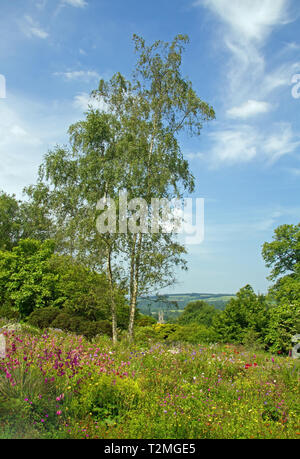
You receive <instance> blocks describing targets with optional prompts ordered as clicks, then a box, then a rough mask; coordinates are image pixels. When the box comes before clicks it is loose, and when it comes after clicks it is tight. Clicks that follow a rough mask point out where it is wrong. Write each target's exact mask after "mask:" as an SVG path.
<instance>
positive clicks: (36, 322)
mask: <svg viewBox="0 0 300 459" xmlns="http://www.w3.org/2000/svg"><path fill="white" fill-rule="evenodd" d="M59 314H60V310H59V309H58V308H54V307H53V306H48V307H45V308H41V309H36V310H35V311H33V312H32V313H31V314H30V315H29V317H28V319H27V322H28V323H29V324H31V325H33V326H34V327H39V328H40V329H42V330H43V329H44V328H48V327H50V326H51V324H52V323H53V321H54V320H55V319H56V317H57V316H58V315H59Z"/></svg>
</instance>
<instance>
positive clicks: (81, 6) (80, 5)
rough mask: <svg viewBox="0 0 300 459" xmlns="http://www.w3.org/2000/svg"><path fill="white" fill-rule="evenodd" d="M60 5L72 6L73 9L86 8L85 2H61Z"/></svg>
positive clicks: (71, 0) (70, 0) (73, 0)
mask: <svg viewBox="0 0 300 459" xmlns="http://www.w3.org/2000/svg"><path fill="white" fill-rule="evenodd" d="M62 4H67V5H70V6H74V7H75V8H84V7H85V6H87V2H86V1H85V0H62Z"/></svg>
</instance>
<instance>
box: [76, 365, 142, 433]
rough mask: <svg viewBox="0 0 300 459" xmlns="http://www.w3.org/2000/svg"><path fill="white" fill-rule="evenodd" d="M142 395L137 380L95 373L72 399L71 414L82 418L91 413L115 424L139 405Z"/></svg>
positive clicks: (102, 420) (101, 420) (108, 422)
mask: <svg viewBox="0 0 300 459" xmlns="http://www.w3.org/2000/svg"><path fill="white" fill-rule="evenodd" d="M140 395H141V390H140V388H139V386H138V384H137V382H135V381H133V380H131V379H126V378H125V379H121V378H120V377H114V376H109V375H105V374H102V375H100V376H99V375H96V374H94V375H93V376H92V378H91V379H88V380H87V381H85V382H84V384H82V386H81V388H80V393H79V395H78V396H77V397H76V398H75V399H74V400H72V401H71V406H70V414H72V415H73V416H76V417H79V418H81V419H82V418H85V417H86V415H87V414H90V415H92V416H93V417H94V418H95V419H96V420H97V421H100V422H103V423H106V424H108V425H109V424H114V423H116V422H118V421H119V420H120V419H121V418H122V417H123V416H125V415H126V413H127V412H128V411H129V410H130V409H134V408H135V407H136V406H137V403H138V401H139V398H140Z"/></svg>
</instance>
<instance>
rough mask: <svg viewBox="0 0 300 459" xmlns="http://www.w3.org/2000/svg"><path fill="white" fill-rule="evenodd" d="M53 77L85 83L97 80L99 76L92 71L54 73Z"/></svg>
mask: <svg viewBox="0 0 300 459" xmlns="http://www.w3.org/2000/svg"><path fill="white" fill-rule="evenodd" d="M54 75H55V76H63V77H64V78H65V79H66V80H69V81H72V80H82V81H85V82H89V81H93V80H99V79H100V75H99V73H98V72H95V71H94V70H76V71H70V72H55V73H54Z"/></svg>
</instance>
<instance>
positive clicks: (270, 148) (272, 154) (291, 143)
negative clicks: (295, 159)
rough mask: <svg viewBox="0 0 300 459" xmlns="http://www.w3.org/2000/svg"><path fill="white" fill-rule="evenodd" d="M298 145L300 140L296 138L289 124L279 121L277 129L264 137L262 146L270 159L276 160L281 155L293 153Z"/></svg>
mask: <svg viewBox="0 0 300 459" xmlns="http://www.w3.org/2000/svg"><path fill="white" fill-rule="evenodd" d="M298 138H299V136H298ZM299 145H300V141H299V140H296V138H295V135H294V133H293V132H292V128H291V126H290V125H289V124H286V123H281V124H280V125H278V129H277V130H276V131H274V133H273V134H271V135H270V136H269V137H268V138H266V139H265V141H264V143H263V148H264V151H265V153H266V154H267V155H268V157H269V158H270V159H271V161H276V160H277V159H279V158H280V157H281V156H284V155H286V154H289V153H293V152H294V151H295V150H296V149H297V148H298V147H299Z"/></svg>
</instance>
